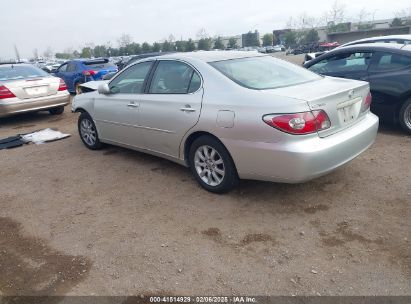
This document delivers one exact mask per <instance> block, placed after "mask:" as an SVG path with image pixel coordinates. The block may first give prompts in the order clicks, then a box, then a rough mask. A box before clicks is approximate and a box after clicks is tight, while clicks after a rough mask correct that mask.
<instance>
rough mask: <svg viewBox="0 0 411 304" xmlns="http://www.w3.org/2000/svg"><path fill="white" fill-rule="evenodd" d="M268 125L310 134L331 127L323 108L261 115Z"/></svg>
mask: <svg viewBox="0 0 411 304" xmlns="http://www.w3.org/2000/svg"><path fill="white" fill-rule="evenodd" d="M263 120H264V122H265V123H266V124H268V125H269V126H271V127H273V128H276V129H278V130H281V131H283V132H287V133H291V134H310V133H315V132H317V131H322V130H325V129H328V128H329V127H331V121H330V119H329V118H328V115H327V113H325V112H324V111H323V110H318V111H310V112H303V113H293V114H279V115H275V114H271V115H265V116H263Z"/></svg>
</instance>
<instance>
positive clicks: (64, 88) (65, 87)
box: [58, 78, 67, 91]
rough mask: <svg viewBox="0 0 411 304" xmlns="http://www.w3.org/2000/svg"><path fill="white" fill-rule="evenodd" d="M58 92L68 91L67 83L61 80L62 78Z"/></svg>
mask: <svg viewBox="0 0 411 304" xmlns="http://www.w3.org/2000/svg"><path fill="white" fill-rule="evenodd" d="M58 90H59V91H65V90H67V86H66V83H65V82H64V80H63V79H61V78H60V84H59V89H58Z"/></svg>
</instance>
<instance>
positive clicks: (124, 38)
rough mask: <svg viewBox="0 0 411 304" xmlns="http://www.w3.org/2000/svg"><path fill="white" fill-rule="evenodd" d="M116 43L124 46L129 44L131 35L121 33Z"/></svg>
mask: <svg viewBox="0 0 411 304" xmlns="http://www.w3.org/2000/svg"><path fill="white" fill-rule="evenodd" d="M117 43H118V45H119V47H126V46H127V45H129V44H131V36H130V35H128V34H123V35H121V36H120V38H118V39H117Z"/></svg>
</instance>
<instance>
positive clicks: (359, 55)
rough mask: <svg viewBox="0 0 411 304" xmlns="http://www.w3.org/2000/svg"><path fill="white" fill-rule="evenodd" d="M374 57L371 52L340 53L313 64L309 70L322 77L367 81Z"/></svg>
mask: <svg viewBox="0 0 411 304" xmlns="http://www.w3.org/2000/svg"><path fill="white" fill-rule="evenodd" d="M372 56H373V53H372V52H369V51H349V52H343V53H338V54H334V55H330V56H329V57H327V58H325V59H323V60H321V61H319V62H317V63H315V64H313V65H312V66H310V67H309V68H308V69H309V70H311V71H313V72H316V73H318V74H322V75H327V76H333V77H340V78H349V79H357V80H363V81H367V80H368V68H369V66H370V63H371V60H372Z"/></svg>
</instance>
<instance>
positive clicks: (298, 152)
mask: <svg viewBox="0 0 411 304" xmlns="http://www.w3.org/2000/svg"><path fill="white" fill-rule="evenodd" d="M377 131H378V117H377V116H375V115H374V114H372V113H368V114H367V115H366V116H365V117H364V118H363V119H362V120H361V121H360V122H358V123H357V124H355V125H354V126H352V127H350V128H348V129H346V130H343V131H340V132H338V133H336V134H333V135H330V136H328V137H326V138H320V137H311V138H302V137H301V138H300V140H298V141H293V142H291V143H287V142H278V143H264V142H248V141H247V142H244V141H236V140H234V141H233V140H225V139H223V140H222V141H223V143H224V144H225V145H226V147H227V148H228V150H229V151H230V153H231V155H232V157H233V160H234V162H235V164H236V167H237V171H238V174H239V176H240V178H243V179H256V180H266V181H273V182H285V183H301V182H306V181H308V180H311V179H313V178H316V177H319V176H321V175H324V174H327V173H329V172H331V171H333V170H335V169H337V168H338V167H340V166H342V165H344V164H345V163H347V162H349V161H350V160H352V159H354V158H355V157H357V156H358V155H359V154H361V153H362V152H364V151H365V150H366V149H367V148H368V147H370V146H371V145H372V144H373V143H374V141H375V137H376V135H377Z"/></svg>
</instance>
